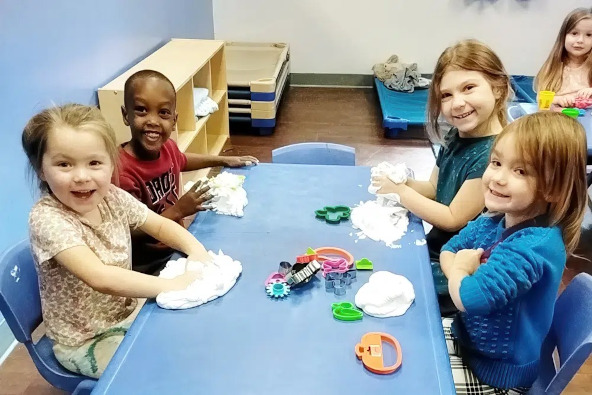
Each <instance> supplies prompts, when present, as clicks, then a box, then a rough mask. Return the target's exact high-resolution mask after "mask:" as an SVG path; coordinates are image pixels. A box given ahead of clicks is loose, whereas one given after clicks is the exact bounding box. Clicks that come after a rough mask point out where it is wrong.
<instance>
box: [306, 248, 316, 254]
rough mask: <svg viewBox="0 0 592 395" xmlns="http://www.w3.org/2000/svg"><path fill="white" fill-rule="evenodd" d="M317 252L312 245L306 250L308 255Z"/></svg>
mask: <svg viewBox="0 0 592 395" xmlns="http://www.w3.org/2000/svg"><path fill="white" fill-rule="evenodd" d="M316 253H317V252H316V251H315V250H313V249H312V248H310V247H308V249H307V250H306V255H316Z"/></svg>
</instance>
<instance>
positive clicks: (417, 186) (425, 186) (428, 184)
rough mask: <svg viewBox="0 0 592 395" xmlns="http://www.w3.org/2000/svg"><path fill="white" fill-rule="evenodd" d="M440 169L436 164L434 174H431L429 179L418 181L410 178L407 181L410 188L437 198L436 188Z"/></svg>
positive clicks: (425, 195)
mask: <svg viewBox="0 0 592 395" xmlns="http://www.w3.org/2000/svg"><path fill="white" fill-rule="evenodd" d="M439 172H440V169H439V168H438V166H434V169H433V170H432V174H431V175H430V179H429V181H417V180H414V179H412V178H410V179H408V180H407V182H406V183H405V184H406V185H407V186H408V187H409V188H411V189H413V190H415V191H416V192H418V193H419V194H420V195H422V196H424V197H426V198H428V199H431V200H434V199H435V198H436V188H437V185H438V174H439Z"/></svg>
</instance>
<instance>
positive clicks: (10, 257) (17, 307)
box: [0, 240, 96, 394]
mask: <svg viewBox="0 0 592 395" xmlns="http://www.w3.org/2000/svg"><path fill="white" fill-rule="evenodd" d="M0 312H1V313H2V315H3V316H4V318H5V319H6V322H7V323H8V326H9V328H10V330H11V331H12V333H13V334H14V337H15V338H16V339H17V340H18V341H19V342H21V343H23V344H24V345H25V347H27V350H28V351H29V355H31V358H32V359H33V362H34V363H35V366H37V370H38V371H39V373H40V374H41V376H43V378H44V379H45V380H47V382H48V383H50V384H51V385H53V386H54V387H57V388H59V389H61V390H64V391H68V392H70V393H74V394H89V393H90V392H91V390H92V389H93V388H94V386H95V384H96V380H94V379H91V378H89V377H86V376H81V375H78V374H75V373H72V372H70V371H69V370H66V369H65V368H64V367H62V365H60V363H59V362H58V361H57V359H56V358H55V356H54V354H53V349H52V342H51V340H50V339H49V338H47V337H46V336H45V335H43V337H42V338H41V339H40V340H39V341H38V342H37V343H33V339H32V336H31V335H32V333H33V331H34V330H35V329H36V328H37V327H38V326H39V324H41V322H42V321H43V318H42V316H41V299H40V296H39V283H38V280H37V272H36V270H35V263H34V262H33V257H32V255H31V250H30V247H29V242H28V240H24V241H22V242H20V243H18V244H17V245H15V246H13V247H11V248H10V249H8V250H7V251H5V252H4V253H3V254H2V256H0Z"/></svg>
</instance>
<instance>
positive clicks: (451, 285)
mask: <svg viewBox="0 0 592 395" xmlns="http://www.w3.org/2000/svg"><path fill="white" fill-rule="evenodd" d="M481 254H483V249H481V248H479V249H477V250H460V251H458V252H457V253H456V254H454V253H452V252H450V251H443V252H442V254H440V267H441V268H442V272H443V273H444V275H445V276H446V278H447V279H448V292H449V293H450V298H451V299H452V302H453V303H454V305H455V306H456V308H457V309H459V310H460V311H465V307H464V305H463V303H462V299H461V297H460V284H461V283H462V281H463V280H464V278H465V277H467V276H470V275H472V274H473V273H475V271H476V270H477V269H478V268H479V265H480V264H481Z"/></svg>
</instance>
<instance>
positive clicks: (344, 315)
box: [331, 302, 364, 321]
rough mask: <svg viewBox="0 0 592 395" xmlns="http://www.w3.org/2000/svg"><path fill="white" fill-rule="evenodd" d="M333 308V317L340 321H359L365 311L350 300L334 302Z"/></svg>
mask: <svg viewBox="0 0 592 395" xmlns="http://www.w3.org/2000/svg"><path fill="white" fill-rule="evenodd" d="M331 310H333V318H335V319H337V320H340V321H358V320H361V319H362V317H363V316H364V313H362V312H361V311H360V310H358V309H356V308H355V307H354V305H353V304H351V303H350V302H341V303H333V304H332V305H331Z"/></svg>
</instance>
